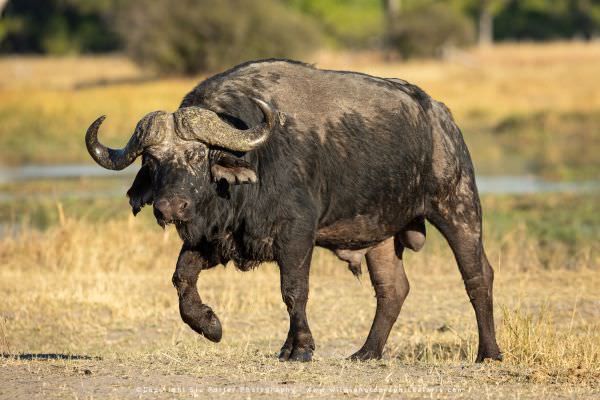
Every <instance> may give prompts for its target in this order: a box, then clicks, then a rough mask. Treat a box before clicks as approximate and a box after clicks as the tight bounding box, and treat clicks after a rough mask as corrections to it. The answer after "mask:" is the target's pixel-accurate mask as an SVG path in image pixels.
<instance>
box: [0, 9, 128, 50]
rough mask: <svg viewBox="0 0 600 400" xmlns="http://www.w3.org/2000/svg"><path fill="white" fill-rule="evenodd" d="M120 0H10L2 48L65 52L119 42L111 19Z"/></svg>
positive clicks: (108, 47) (1, 27) (1, 33)
mask: <svg viewBox="0 0 600 400" xmlns="http://www.w3.org/2000/svg"><path fill="white" fill-rule="evenodd" d="M117 1H118V0H96V1H84V0H18V1H17V0H11V1H8V3H6V8H5V11H4V15H3V18H2V21H1V25H0V40H2V41H1V42H0V50H1V51H3V52H16V53H31V52H35V53H51V54H66V53H78V52H82V51H89V52H102V51H110V50H114V49H116V48H117V47H118V46H119V37H118V36H117V35H116V34H115V32H114V31H113V30H112V29H111V25H110V23H109V19H110V17H111V14H112V12H111V11H112V10H114V8H115V4H116V3H117Z"/></svg>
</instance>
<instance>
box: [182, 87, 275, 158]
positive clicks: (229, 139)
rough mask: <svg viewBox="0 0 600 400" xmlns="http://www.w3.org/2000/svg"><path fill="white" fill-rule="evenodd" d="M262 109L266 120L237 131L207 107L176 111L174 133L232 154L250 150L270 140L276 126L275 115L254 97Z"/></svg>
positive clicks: (253, 99)
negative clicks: (231, 151) (229, 151)
mask: <svg viewBox="0 0 600 400" xmlns="http://www.w3.org/2000/svg"><path fill="white" fill-rule="evenodd" d="M251 100H252V101H254V103H255V104H256V105H257V106H258V108H259V109H260V110H261V112H262V114H263V117H264V121H263V122H261V123H260V124H258V125H256V126H255V127H253V128H250V129H245V130H243V129H236V128H234V127H232V126H231V125H229V124H227V123H225V122H224V121H223V120H221V118H219V116H218V115H217V114H216V113H214V112H212V111H210V110H207V109H205V108H200V107H186V108H181V109H179V110H177V111H176V112H175V130H176V132H177V134H178V135H179V136H180V137H181V138H183V139H186V140H194V139H195V140H199V141H201V142H204V143H206V144H210V145H213V146H219V147H222V148H224V149H228V150H233V151H243V152H245V151H250V150H253V149H255V148H257V147H259V146H261V145H262V144H263V143H265V142H266V141H267V139H268V138H269V136H270V134H271V131H272V129H273V126H274V125H275V113H274V112H273V110H272V109H271V107H270V106H269V105H268V104H267V103H265V102H264V101H262V100H259V99H255V98H253V97H252V98H251Z"/></svg>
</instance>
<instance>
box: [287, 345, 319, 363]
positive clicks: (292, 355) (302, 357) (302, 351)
mask: <svg viewBox="0 0 600 400" xmlns="http://www.w3.org/2000/svg"><path fill="white" fill-rule="evenodd" d="M312 353H313V350H312V349H310V348H302V347H295V348H293V349H291V348H287V347H283V348H282V349H281V351H280V352H279V361H300V362H308V361H312Z"/></svg>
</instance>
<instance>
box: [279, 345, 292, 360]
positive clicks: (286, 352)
mask: <svg viewBox="0 0 600 400" xmlns="http://www.w3.org/2000/svg"><path fill="white" fill-rule="evenodd" d="M291 355H292V349H291V348H287V347H283V348H282V349H281V350H280V351H279V361H288V360H289V359H290V356H291Z"/></svg>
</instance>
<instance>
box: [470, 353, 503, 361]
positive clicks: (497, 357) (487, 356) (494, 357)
mask: <svg viewBox="0 0 600 400" xmlns="http://www.w3.org/2000/svg"><path fill="white" fill-rule="evenodd" d="M485 360H491V361H502V353H500V352H499V351H495V352H490V353H483V354H482V353H479V354H477V359H476V360H475V362H476V363H481V362H484V361H485Z"/></svg>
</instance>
